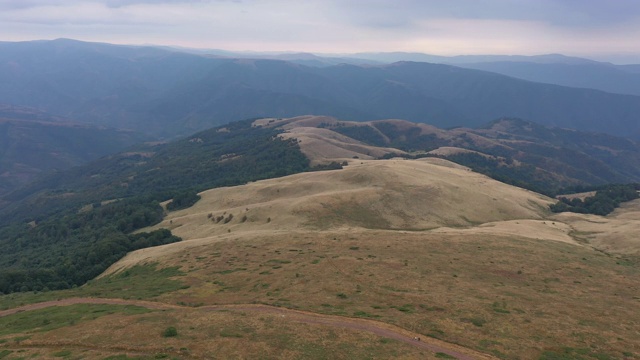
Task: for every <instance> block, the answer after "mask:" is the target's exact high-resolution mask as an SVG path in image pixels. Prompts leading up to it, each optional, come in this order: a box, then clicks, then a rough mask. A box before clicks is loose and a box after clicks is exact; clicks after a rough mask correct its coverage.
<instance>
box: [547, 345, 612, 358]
mask: <svg viewBox="0 0 640 360" xmlns="http://www.w3.org/2000/svg"><path fill="white" fill-rule="evenodd" d="M616 359H618V358H617V357H614V356H611V355H609V354H603V353H594V352H592V351H591V349H588V348H579V349H574V348H570V347H566V348H562V349H558V350H556V349H554V350H547V351H545V352H543V353H542V355H540V357H539V358H538V360H616Z"/></svg>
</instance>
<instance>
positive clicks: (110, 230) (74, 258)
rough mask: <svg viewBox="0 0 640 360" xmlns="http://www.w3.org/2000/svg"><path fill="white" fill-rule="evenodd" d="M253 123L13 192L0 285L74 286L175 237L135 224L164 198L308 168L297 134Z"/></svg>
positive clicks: (0, 232)
mask: <svg viewBox="0 0 640 360" xmlns="http://www.w3.org/2000/svg"><path fill="white" fill-rule="evenodd" d="M251 123H252V120H247V121H241V122H236V123H232V124H228V125H226V126H224V127H219V128H216V129H212V130H208V131H204V132H201V133H198V134H195V135H193V136H190V137H189V138H187V139H184V140H180V141H177V142H174V143H169V144H160V145H153V146H147V147H141V148H137V149H135V150H132V151H128V152H126V153H122V154H118V155H114V156H110V157H107V158H104V159H102V160H100V161H97V162H94V163H91V164H89V165H87V166H82V167H78V168H74V169H71V170H69V171H65V172H61V173H58V174H53V175H51V176H49V177H47V178H44V179H42V180H40V181H39V182H37V183H35V184H33V185H30V186H29V187H26V188H23V189H22V190H21V191H20V192H14V193H13V194H11V195H10V196H9V197H8V198H9V200H11V199H13V200H14V201H15V200H18V199H20V200H23V201H21V202H19V203H17V205H16V206H13V207H11V206H9V207H7V208H5V209H4V210H5V211H4V212H3V213H2V214H0V221H1V222H0V224H2V226H1V227H0V292H2V293H10V292H16V291H31V290H37V291H39V290H46V289H64V288H69V287H73V286H78V285H81V284H83V283H84V282H86V281H87V280H89V279H91V278H93V277H95V276H97V275H98V274H100V273H101V272H102V271H104V270H105V269H106V268H107V267H108V266H110V265H111V264H113V263H114V262H116V261H118V260H119V259H120V258H121V257H122V256H124V255H125V254H126V253H127V252H129V251H132V250H136V249H140V248H144V247H148V246H156V245H161V244H167V243H171V242H175V241H179V240H180V239H179V238H177V237H175V236H172V235H171V233H170V232H169V231H166V230H161V231H156V232H153V233H148V234H147V233H135V234H134V233H133V232H134V231H135V230H138V229H141V228H143V227H146V226H149V225H153V224H156V223H158V222H159V221H161V219H162V217H163V209H162V208H161V207H160V205H159V202H161V201H166V200H170V199H172V202H170V203H169V204H170V205H169V206H168V209H169V210H176V209H180V208H185V207H188V206H190V205H192V204H193V203H195V202H196V201H197V200H198V199H199V196H198V195H197V192H199V191H202V190H205V189H209V188H214V187H220V186H232V185H240V184H244V183H247V182H249V181H255V180H260V179H266V178H273V177H279V176H284V175H289V174H293V173H297V172H302V171H309V170H311V168H310V167H309V160H308V159H307V158H306V157H305V156H304V155H303V154H302V153H301V152H300V148H299V146H298V144H297V142H296V141H295V140H283V139H281V138H280V137H278V136H277V135H278V133H279V131H280V130H274V129H266V128H260V127H252V126H251ZM8 209H9V210H10V211H9V210H8Z"/></svg>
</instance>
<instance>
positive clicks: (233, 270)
mask: <svg viewBox="0 0 640 360" xmlns="http://www.w3.org/2000/svg"><path fill="white" fill-rule="evenodd" d="M245 270H247V268H236V269H227V270H221V271H214V272H212V274H221V275H226V274H232V273H234V272H237V271H245Z"/></svg>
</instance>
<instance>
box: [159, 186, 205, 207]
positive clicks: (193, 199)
mask: <svg viewBox="0 0 640 360" xmlns="http://www.w3.org/2000/svg"><path fill="white" fill-rule="evenodd" d="M198 200H200V195H198V194H197V193H196V192H194V191H189V190H186V191H181V192H179V193H178V194H176V196H174V197H173V200H171V202H169V203H168V204H167V210H169V211H175V210H180V209H186V208H188V207H191V206H192V205H193V204H195V203H197V202H198Z"/></svg>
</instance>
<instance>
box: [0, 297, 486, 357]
mask: <svg viewBox="0 0 640 360" xmlns="http://www.w3.org/2000/svg"><path fill="white" fill-rule="evenodd" d="M75 304H107V305H135V306H141V307H145V308H148V309H155V310H170V309H179V310H190V311H221V310H225V311H229V310H236V311H245V312H259V313H267V314H274V315H278V316H281V317H282V318H284V319H286V320H287V321H294V322H299V323H305V324H318V325H324V326H329V327H336V328H344V329H350V330H356V331H364V332H368V333H372V334H376V335H378V336H383V337H386V338H390V339H394V340H398V341H402V342H404V343H407V344H410V345H412V346H415V347H418V348H422V349H425V350H428V351H431V352H434V353H445V354H448V355H450V356H454V357H455V358H457V359H459V360H478V359H480V360H482V359H495V358H494V357H492V356H489V355H486V354H482V353H478V352H475V351H473V350H470V349H467V348H464V347H462V346H458V345H455V344H450V343H447V342H444V341H441V340H437V339H433V338H429V337H425V336H424V335H420V334H415V333H412V332H410V331H407V330H405V329H402V328H399V327H396V326H393V325H389V324H386V323H383V322H379V321H373V320H368V319H357V318H347V317H341V316H334V315H323V314H316V313H311V312H306V311H299V310H291V309H286V308H279V307H274V306H268V305H261V304H240V305H213V306H201V307H195V308H194V307H186V306H178V305H171V304H165V303H159V302H153V301H142V300H125V299H101V298H70V299H61V300H58V301H47V302H41V303H36V304H30V305H25V306H21V307H18V308H13V309H8V310H3V311H0V317H4V316H8V315H12V314H16V313H19V312H23V311H32V310H37V309H43V308H47V307H52V306H69V305H75ZM418 338H419V339H420V340H417V339H418Z"/></svg>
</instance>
